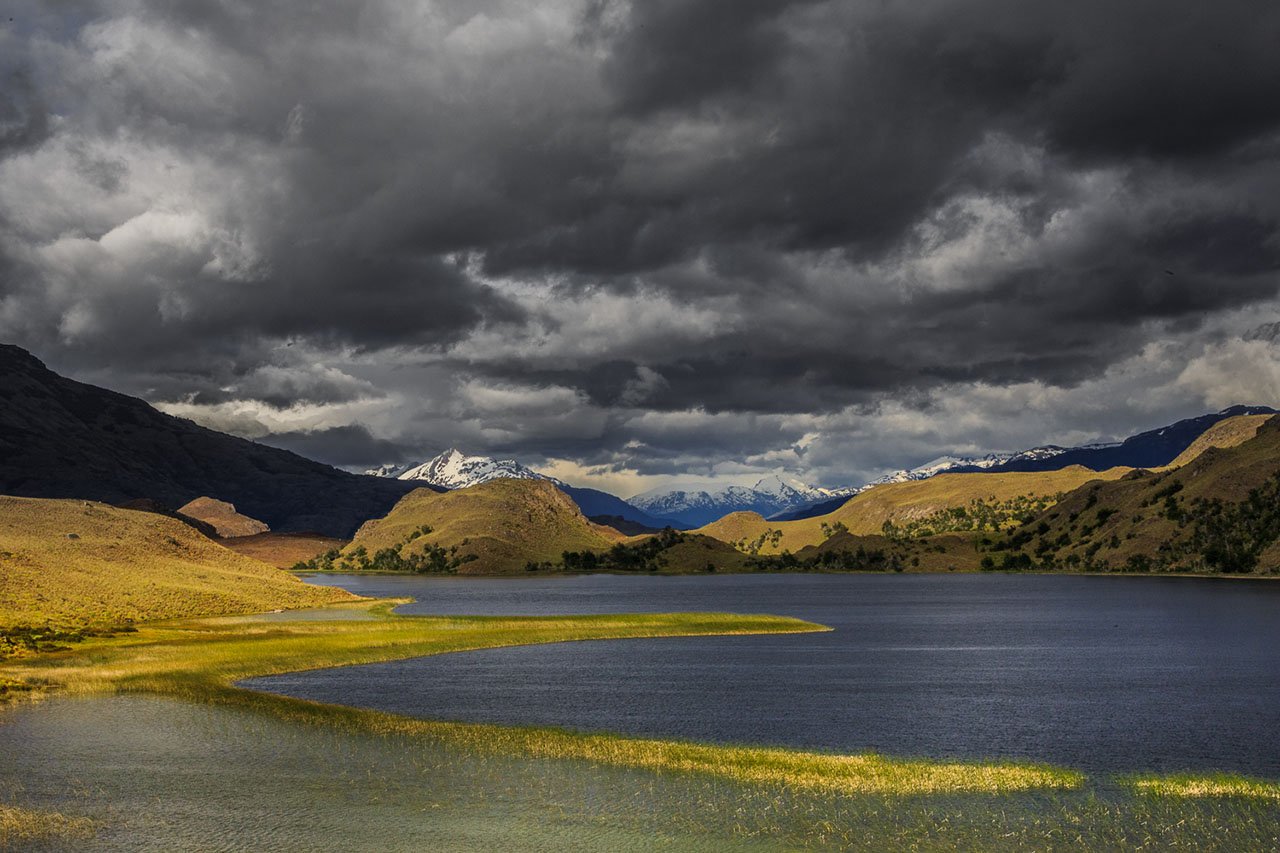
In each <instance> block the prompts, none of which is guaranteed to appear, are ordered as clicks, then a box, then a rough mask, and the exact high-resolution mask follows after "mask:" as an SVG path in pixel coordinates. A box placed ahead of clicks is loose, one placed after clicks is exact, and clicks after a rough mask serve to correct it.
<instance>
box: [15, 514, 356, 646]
mask: <svg viewBox="0 0 1280 853" xmlns="http://www.w3.org/2000/svg"><path fill="white" fill-rule="evenodd" d="M0 566H2V567H3V568H2V570H0V626H12V625H21V624H27V625H40V624H43V623H45V622H46V621H49V622H53V623H54V624H57V625H64V626H70V625H86V624H94V625H104V626H118V625H120V624H121V623H124V622H127V621H143V620H147V619H170V618H175V617H179V616H211V615H216V614H223V613H254V612H260V611H263V610H272V609H276V608H289V607H312V606H318V605H322V604H327V603H330V602H333V601H341V600H344V599H349V598H351V595H350V594H349V593H346V592H343V591H341V590H338V589H332V588H326V587H318V586H310V585H308V584H304V583H302V582H301V581H299V580H298V579H297V578H295V577H292V576H291V575H289V574H287V573H286V572H282V571H280V570H279V569H276V568H273V567H271V566H268V565H266V564H265V563H262V562H260V561H258V560H254V559H251V558H249V557H245V556H241V555H240V554H236V553H234V552H232V551H229V550H227V549H226V548H224V547H222V546H221V545H219V544H218V543H216V542H214V541H213V540H212V539H210V538H208V537H207V536H205V535H203V534H202V533H200V532H198V531H196V530H194V529H192V528H191V527H190V526H189V525H187V524H184V523H183V522H182V521H179V520H178V519H175V518H170V517H167V516H164V515H160V514H158V513H153V512H145V511H139V510H131V509H122V508H120V507H113V506H108V505H106V504H102V503H97V502H93V501H85V500H65V499H63V500H52V499H43V498H13V497H0ZM4 651H5V650H4V647H3V641H2V640H0V657H2V656H3V655H4Z"/></svg>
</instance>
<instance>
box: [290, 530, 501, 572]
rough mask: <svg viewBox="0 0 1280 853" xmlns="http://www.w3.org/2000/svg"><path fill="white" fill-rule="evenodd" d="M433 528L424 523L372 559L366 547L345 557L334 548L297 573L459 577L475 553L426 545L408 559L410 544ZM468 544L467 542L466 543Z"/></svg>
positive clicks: (296, 567)
mask: <svg viewBox="0 0 1280 853" xmlns="http://www.w3.org/2000/svg"><path fill="white" fill-rule="evenodd" d="M431 532H432V531H431V526H430V525H428V524H424V525H422V526H421V527H419V528H417V529H415V530H414V531H413V532H412V533H410V534H409V535H408V536H406V537H405V539H404V541H403V542H401V543H400V544H399V545H397V546H395V547H394V548H382V549H380V550H379V551H377V552H376V553H374V555H373V556H372V557H370V556H369V551H368V549H366V548H365V547H364V546H363V545H357V546H356V547H355V548H352V549H351V551H350V553H347V554H343V553H342V551H340V550H338V549H337V548H334V549H333V550H330V551H326V552H324V553H323V554H321V555H320V556H318V557H313V558H312V559H310V560H304V561H301V562H298V563H295V564H294V566H293V569H294V571H311V572H367V571H375V572H408V573H413V574H420V575H421V574H455V573H456V572H457V571H458V568H459V567H460V566H463V565H465V564H467V563H469V562H471V561H472V560H475V559H476V555H475V554H459V553H458V546H457V545H452V546H450V547H448V548H444V547H442V546H440V545H435V544H433V543H430V542H428V543H426V544H425V545H423V547H422V550H421V551H419V552H417V553H411V554H409V555H408V556H405V554H404V553H403V551H404V547H405V546H406V545H408V544H409V543H410V542H413V541H414V540H416V539H419V538H421V537H423V536H426V535H427V534H429V533H431ZM463 544H464V545H465V544H466V543H465V542H463Z"/></svg>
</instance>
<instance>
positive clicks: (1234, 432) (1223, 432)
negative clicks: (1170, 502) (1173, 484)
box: [1157, 415, 1275, 471]
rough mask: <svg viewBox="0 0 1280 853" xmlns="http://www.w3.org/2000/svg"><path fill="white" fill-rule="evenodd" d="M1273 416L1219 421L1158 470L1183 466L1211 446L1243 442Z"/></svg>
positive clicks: (1237, 417) (1244, 416) (1241, 417)
mask: <svg viewBox="0 0 1280 853" xmlns="http://www.w3.org/2000/svg"><path fill="white" fill-rule="evenodd" d="M1273 417H1275V415H1236V416H1235V417H1234V418H1227V419H1226V420H1222V421H1218V422H1217V423H1216V424H1214V425H1213V426H1211V427H1209V428H1208V429H1207V430H1205V431H1204V432H1203V433H1202V434H1201V435H1200V437H1199V438H1197V439H1196V440H1195V441H1193V442H1192V443H1191V446H1190V447H1188V448H1187V449H1186V450H1184V451H1182V452H1181V453H1179V454H1178V458H1177V459H1174V460H1173V461H1172V462H1170V463H1169V464H1168V465H1165V466H1164V467H1163V468H1159V469H1157V470H1160V471H1172V470H1173V469H1174V468H1181V467H1182V466H1183V465H1186V464H1187V463H1188V462H1192V461H1194V460H1195V459H1197V458H1199V456H1200V454H1201V453H1204V452H1205V451H1206V450H1208V449H1209V448H1211V447H1217V448H1220V449H1223V450H1225V449H1227V448H1229V447H1236V446H1237V445H1240V444H1243V443H1244V442H1246V441H1248V440H1249V439H1251V438H1253V437H1254V436H1255V435H1257V434H1258V430H1259V429H1261V428H1262V425H1263V424H1265V423H1266V422H1267V421H1269V420H1271V419H1272V418H1273Z"/></svg>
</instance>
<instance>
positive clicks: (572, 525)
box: [338, 479, 623, 574]
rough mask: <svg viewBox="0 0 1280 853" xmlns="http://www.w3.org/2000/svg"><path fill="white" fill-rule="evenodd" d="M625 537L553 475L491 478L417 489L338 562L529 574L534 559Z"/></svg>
mask: <svg viewBox="0 0 1280 853" xmlns="http://www.w3.org/2000/svg"><path fill="white" fill-rule="evenodd" d="M622 538H623V537H622V534H620V533H618V532H617V531H615V530H613V529H612V528H609V527H604V526H602V525H598V524H593V523H591V522H590V521H588V520H587V518H586V516H584V515H583V514H582V511H581V510H580V509H578V506H577V504H575V503H574V502H573V500H572V499H570V498H569V496H568V495H566V494H565V493H564V492H562V491H561V490H560V489H558V488H557V487H556V486H555V484H554V483H551V482H550V481H547V480H505V479H504V480H491V481H490V482H487V483H482V484H480V485H478V486H471V487H470V488H466V489H457V490H455V491H451V492H444V493H437V492H432V491H428V490H426V489H418V490H416V491H413V492H410V493H409V494H408V495H405V497H404V498H402V499H401V500H400V502H399V503H397V504H396V505H395V506H394V507H392V509H391V511H390V512H389V513H387V515H386V516H385V517H384V518H379V519H375V520H373V521H369V522H366V523H365V524H364V525H363V526H362V527H361V528H360V530H359V531H357V532H356V535H355V538H354V539H352V541H351V543H350V544H349V545H347V546H346V547H345V548H343V549H342V552H341V557H340V558H339V560H338V565H339V566H342V565H343V564H349V565H352V566H356V565H359V564H360V563H361V559H362V558H364V559H367V560H370V561H372V565H371V567H372V568H380V567H388V568H401V565H400V563H399V562H398V561H402V560H411V559H417V560H420V561H423V562H422V563H421V565H420V566H419V567H417V568H418V570H421V571H432V570H435V571H457V572H459V573H462V574H489V573H503V572H521V571H524V569H525V566H526V564H528V563H531V562H532V563H544V562H551V561H559V560H560V557H561V554H563V553H564V552H565V551H591V550H602V549H606V548H609V547H610V546H612V545H613V544H614V543H616V542H618V541H620V540H621V539H622ZM389 549H390V550H391V551H392V552H393V553H394V555H395V556H392V554H387V553H386V552H387V551H388V550H389ZM380 553H382V554H384V555H385V556H384V557H383V558H382V562H381V563H380V562H379V561H378V558H379V555H380ZM388 561H389V562H388Z"/></svg>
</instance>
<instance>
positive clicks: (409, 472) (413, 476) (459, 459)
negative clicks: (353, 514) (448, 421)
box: [384, 447, 545, 489]
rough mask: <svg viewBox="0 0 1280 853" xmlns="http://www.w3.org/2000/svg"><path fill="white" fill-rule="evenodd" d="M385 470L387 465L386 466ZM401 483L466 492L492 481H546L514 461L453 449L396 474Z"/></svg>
mask: <svg viewBox="0 0 1280 853" xmlns="http://www.w3.org/2000/svg"><path fill="white" fill-rule="evenodd" d="M384 467H385V466H384ZM396 477H397V479H400V480H421V481H422V482H425V483H430V484H431V485H433V486H440V487H441V488H445V489H465V488H467V487H468V486H478V485H479V484H481V483H488V482H489V481H490V480H498V479H502V478H507V479H511V480H542V479H545V478H544V477H543V476H542V475H541V474H539V473H537V472H536V471H534V470H532V469H530V468H526V467H524V466H523V465H521V464H520V463H519V462H517V461H515V460H514V459H490V458H489V457H488V456H464V455H463V454H462V453H461V452H459V451H458V449H457V448H453V447H451V448H449V449H448V450H446V451H445V452H444V453H441V454H440V455H439V456H437V457H436V458H434V459H429V460H427V461H426V462H423V463H422V464H421V465H415V466H413V467H412V468H406V469H405V470H404V471H401V472H400V473H399V474H397V475H396Z"/></svg>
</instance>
